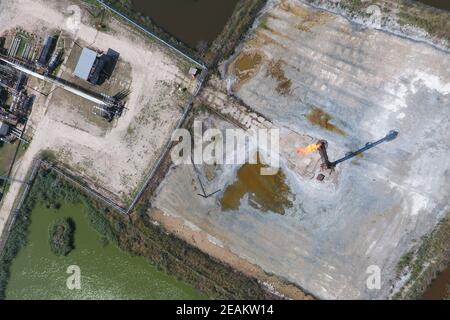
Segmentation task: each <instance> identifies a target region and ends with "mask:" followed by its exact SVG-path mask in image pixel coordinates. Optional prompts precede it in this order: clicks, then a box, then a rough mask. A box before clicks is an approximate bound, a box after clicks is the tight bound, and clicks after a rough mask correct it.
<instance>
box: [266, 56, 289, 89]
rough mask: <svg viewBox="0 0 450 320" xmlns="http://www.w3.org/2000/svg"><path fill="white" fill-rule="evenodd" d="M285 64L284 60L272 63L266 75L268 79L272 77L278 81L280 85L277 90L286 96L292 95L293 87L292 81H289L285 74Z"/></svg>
mask: <svg viewBox="0 0 450 320" xmlns="http://www.w3.org/2000/svg"><path fill="white" fill-rule="evenodd" d="M284 64H285V63H284V61H283V60H278V61H271V62H270V63H269V66H268V68H267V74H266V76H268V77H269V76H270V77H272V78H274V79H275V80H277V82H278V85H277V88H276V90H277V92H278V93H279V94H280V95H286V94H288V93H290V92H291V86H292V81H291V80H290V79H288V78H287V77H286V75H285V74H284V71H283V65H284Z"/></svg>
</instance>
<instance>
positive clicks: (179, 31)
mask: <svg viewBox="0 0 450 320" xmlns="http://www.w3.org/2000/svg"><path fill="white" fill-rule="evenodd" d="M237 1H238V0H226V1H224V0H132V3H133V5H134V8H135V10H136V11H138V12H140V13H142V14H143V15H146V16H148V17H150V18H151V19H152V21H154V22H155V23H156V24H157V25H158V26H160V27H161V28H163V29H164V30H166V31H167V32H169V33H170V34H171V35H173V36H174V37H176V38H177V39H179V40H181V41H183V42H184V43H186V44H187V45H189V46H191V47H192V48H197V47H198V46H199V45H201V44H202V43H203V44H205V43H210V42H211V41H213V40H214V39H215V38H216V37H217V36H218V35H219V34H220V32H221V31H222V29H223V27H224V26H225V24H226V22H227V21H228V19H229V18H230V17H231V14H232V13H233V10H234V7H235V5H236V3H237Z"/></svg>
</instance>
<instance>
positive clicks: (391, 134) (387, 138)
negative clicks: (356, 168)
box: [327, 130, 398, 168]
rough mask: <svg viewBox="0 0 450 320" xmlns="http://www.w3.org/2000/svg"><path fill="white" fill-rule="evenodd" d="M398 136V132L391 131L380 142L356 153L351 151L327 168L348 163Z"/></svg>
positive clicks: (370, 144) (367, 145)
mask: <svg viewBox="0 0 450 320" xmlns="http://www.w3.org/2000/svg"><path fill="white" fill-rule="evenodd" d="M397 136H398V132H397V131H395V130H391V131H389V133H388V134H387V135H386V136H385V137H384V138H381V139H380V140H377V141H375V142H368V143H366V145H365V146H364V147H362V148H361V149H358V150H356V151H351V152H349V153H347V154H346V155H345V157H342V158H341V159H338V160H336V161H333V162H331V163H329V164H328V165H327V167H328V168H334V167H336V165H338V164H339V163H341V162H344V161H347V160H349V159H351V158H353V157H356V156H357V155H358V154H361V153H363V152H365V151H367V150H369V149H372V148H373V147H376V146H377V145H379V144H381V143H383V142H387V141H392V140H394V139H395V138H397Z"/></svg>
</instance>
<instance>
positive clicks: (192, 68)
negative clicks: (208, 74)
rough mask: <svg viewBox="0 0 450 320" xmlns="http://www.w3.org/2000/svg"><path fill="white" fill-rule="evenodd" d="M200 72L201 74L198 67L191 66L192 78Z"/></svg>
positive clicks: (190, 73)
mask: <svg viewBox="0 0 450 320" xmlns="http://www.w3.org/2000/svg"><path fill="white" fill-rule="evenodd" d="M198 74H199V70H198V69H197V68H194V67H191V68H190V69H189V75H190V76H191V77H192V78H195V77H196V76H197V75H198Z"/></svg>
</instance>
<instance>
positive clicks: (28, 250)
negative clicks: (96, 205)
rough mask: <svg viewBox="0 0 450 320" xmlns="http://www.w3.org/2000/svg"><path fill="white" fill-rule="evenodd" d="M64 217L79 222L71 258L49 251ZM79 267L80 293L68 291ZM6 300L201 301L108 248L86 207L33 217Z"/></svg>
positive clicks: (175, 282)
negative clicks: (73, 272)
mask: <svg viewBox="0 0 450 320" xmlns="http://www.w3.org/2000/svg"><path fill="white" fill-rule="evenodd" d="M59 217H70V218H72V219H73V220H74V222H75V228H76V230H75V249H74V250H73V251H72V252H70V253H69V254H68V255H67V256H66V257H63V256H56V255H55V254H53V253H52V252H51V251H50V246H49V226H50V225H51V224H52V222H53V221H55V220H56V219H57V218H59ZM71 265H76V266H78V267H80V270H81V289H80V290H69V289H68V288H67V285H66V281H67V278H68V277H69V276H70V274H67V273H66V271H67V268H68V267H69V266H71ZM6 298H7V299H200V298H205V297H204V296H202V295H201V294H199V293H198V292H196V290H194V289H193V288H192V287H191V286H189V285H187V284H185V283H183V282H181V281H178V280H177V279H175V277H172V276H169V275H167V274H165V273H163V272H160V271H158V270H157V269H156V268H155V267H154V266H152V265H151V264H149V263H148V262H147V261H146V260H145V259H144V258H142V257H133V256H131V255H129V254H127V253H126V252H124V251H122V250H120V249H118V248H117V247H116V246H115V245H113V244H109V243H107V242H106V240H104V239H102V237H101V236H100V234H98V233H97V232H96V231H94V230H93V229H92V228H91V227H90V226H89V223H88V219H87V216H86V214H85V207H84V205H83V204H81V203H80V204H77V205H63V206H62V207H61V208H60V209H58V210H56V209H48V208H46V207H45V206H43V205H37V206H36V208H35V209H34V210H33V212H32V214H31V226H30V227H29V235H28V244H27V246H26V247H25V248H23V249H22V250H21V251H20V252H19V254H18V256H17V257H16V258H15V259H14V261H13V263H12V266H11V277H10V281H9V282H8V286H7V289H6Z"/></svg>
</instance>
